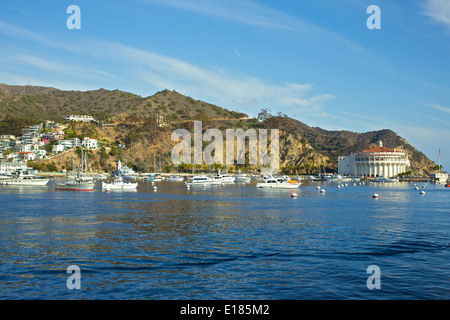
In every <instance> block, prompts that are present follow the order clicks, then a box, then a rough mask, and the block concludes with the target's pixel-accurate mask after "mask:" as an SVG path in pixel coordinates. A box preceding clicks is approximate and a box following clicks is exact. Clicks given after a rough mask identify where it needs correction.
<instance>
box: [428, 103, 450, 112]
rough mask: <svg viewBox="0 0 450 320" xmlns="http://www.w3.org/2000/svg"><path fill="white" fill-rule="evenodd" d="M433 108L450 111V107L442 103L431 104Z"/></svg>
mask: <svg viewBox="0 0 450 320" xmlns="http://www.w3.org/2000/svg"><path fill="white" fill-rule="evenodd" d="M429 106H430V107H431V108H433V109H436V110H439V111H442V112H446V113H450V108H448V107H443V106H441V105H438V104H430V105H429Z"/></svg>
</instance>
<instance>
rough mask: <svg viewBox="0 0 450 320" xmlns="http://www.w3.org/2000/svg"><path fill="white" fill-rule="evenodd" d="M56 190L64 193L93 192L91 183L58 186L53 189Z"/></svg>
mask: <svg viewBox="0 0 450 320" xmlns="http://www.w3.org/2000/svg"><path fill="white" fill-rule="evenodd" d="M55 189H56V190H65V191H94V184H93V183H77V184H65V183H62V184H58V185H56V187H55Z"/></svg>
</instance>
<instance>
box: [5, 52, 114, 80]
mask: <svg viewBox="0 0 450 320" xmlns="http://www.w3.org/2000/svg"><path fill="white" fill-rule="evenodd" d="M13 60H16V61H19V62H21V63H24V64H27V65H29V66H32V67H34V68H39V69H42V70H45V71H53V72H58V73H65V74H66V75H70V74H72V75H73V76H76V75H77V76H78V75H80V74H81V75H82V76H83V77H85V76H86V75H88V76H99V77H110V78H118V77H117V76H115V75H113V74H111V73H108V72H104V71H100V70H95V69H90V68H83V67H80V66H76V65H72V64H69V63H59V62H54V61H49V60H46V59H42V58H39V57H36V56H30V55H25V54H20V55H17V56H15V57H14V58H13Z"/></svg>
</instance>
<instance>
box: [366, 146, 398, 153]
mask: <svg viewBox="0 0 450 320" xmlns="http://www.w3.org/2000/svg"><path fill="white" fill-rule="evenodd" d="M375 152H395V150H394V149H389V148H386V147H375V148H371V149H366V150H364V151H361V152H360V153H375Z"/></svg>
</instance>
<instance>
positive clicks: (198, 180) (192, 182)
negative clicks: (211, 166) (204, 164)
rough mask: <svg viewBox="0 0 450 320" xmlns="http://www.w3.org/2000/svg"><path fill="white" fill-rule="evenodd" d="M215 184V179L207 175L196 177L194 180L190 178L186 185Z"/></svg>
mask: <svg viewBox="0 0 450 320" xmlns="http://www.w3.org/2000/svg"><path fill="white" fill-rule="evenodd" d="M213 183H214V181H213V179H212V178H210V177H207V176H205V175H202V176H194V177H193V178H190V179H189V180H188V181H186V182H185V184H186V185H204V184H206V185H210V184H213Z"/></svg>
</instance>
